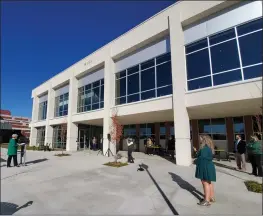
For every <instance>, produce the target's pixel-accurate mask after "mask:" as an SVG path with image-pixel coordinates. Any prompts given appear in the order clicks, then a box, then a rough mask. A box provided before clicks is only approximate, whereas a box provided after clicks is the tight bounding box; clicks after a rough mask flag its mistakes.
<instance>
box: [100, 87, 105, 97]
mask: <svg viewBox="0 0 263 216" xmlns="http://www.w3.org/2000/svg"><path fill="white" fill-rule="evenodd" d="M100 101H104V85H103V86H101V87H100Z"/></svg>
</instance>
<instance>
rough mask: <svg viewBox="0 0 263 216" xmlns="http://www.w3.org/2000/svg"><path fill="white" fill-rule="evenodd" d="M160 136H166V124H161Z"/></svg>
mask: <svg viewBox="0 0 263 216" xmlns="http://www.w3.org/2000/svg"><path fill="white" fill-rule="evenodd" d="M160 135H166V127H165V123H160Z"/></svg>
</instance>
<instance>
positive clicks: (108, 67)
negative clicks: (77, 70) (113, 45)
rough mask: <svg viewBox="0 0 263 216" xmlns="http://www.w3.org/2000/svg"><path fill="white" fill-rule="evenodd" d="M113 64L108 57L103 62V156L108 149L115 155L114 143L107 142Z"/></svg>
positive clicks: (113, 95)
mask: <svg viewBox="0 0 263 216" xmlns="http://www.w3.org/2000/svg"><path fill="white" fill-rule="evenodd" d="M114 70H115V64H114V61H113V60H112V58H110V57H108V58H107V59H106V61H105V70H104V71H105V72H104V118H103V154H105V153H106V151H107V149H108V147H109V146H110V150H111V151H112V153H113V154H114V155H115V154H116V145H115V143H110V145H109V142H108V134H109V133H110V130H111V123H112V121H111V118H110V117H111V107H112V106H113V105H114V98H115V91H114V89H115V87H114V86H115V80H114Z"/></svg>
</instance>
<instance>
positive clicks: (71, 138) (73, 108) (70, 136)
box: [66, 76, 78, 151]
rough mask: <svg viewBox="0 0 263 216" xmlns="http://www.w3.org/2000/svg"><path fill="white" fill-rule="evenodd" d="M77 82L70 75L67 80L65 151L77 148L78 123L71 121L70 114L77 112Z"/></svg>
mask: <svg viewBox="0 0 263 216" xmlns="http://www.w3.org/2000/svg"><path fill="white" fill-rule="evenodd" d="M77 98H78V82H77V79H76V77H74V76H72V77H71V78H70V81H69V104H68V117H67V144H66V150H67V151H76V150H77V139H78V125H77V124H75V123H73V122H72V116H73V115H74V114H76V113H77Z"/></svg>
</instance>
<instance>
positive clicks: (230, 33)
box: [209, 29, 236, 46]
mask: <svg viewBox="0 0 263 216" xmlns="http://www.w3.org/2000/svg"><path fill="white" fill-rule="evenodd" d="M235 37H236V33H235V29H230V30H227V31H224V32H221V33H219V34H216V35H214V36H211V37H209V42H210V46H211V45H213V44H217V43H220V42H223V41H226V40H229V39H231V38H235Z"/></svg>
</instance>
